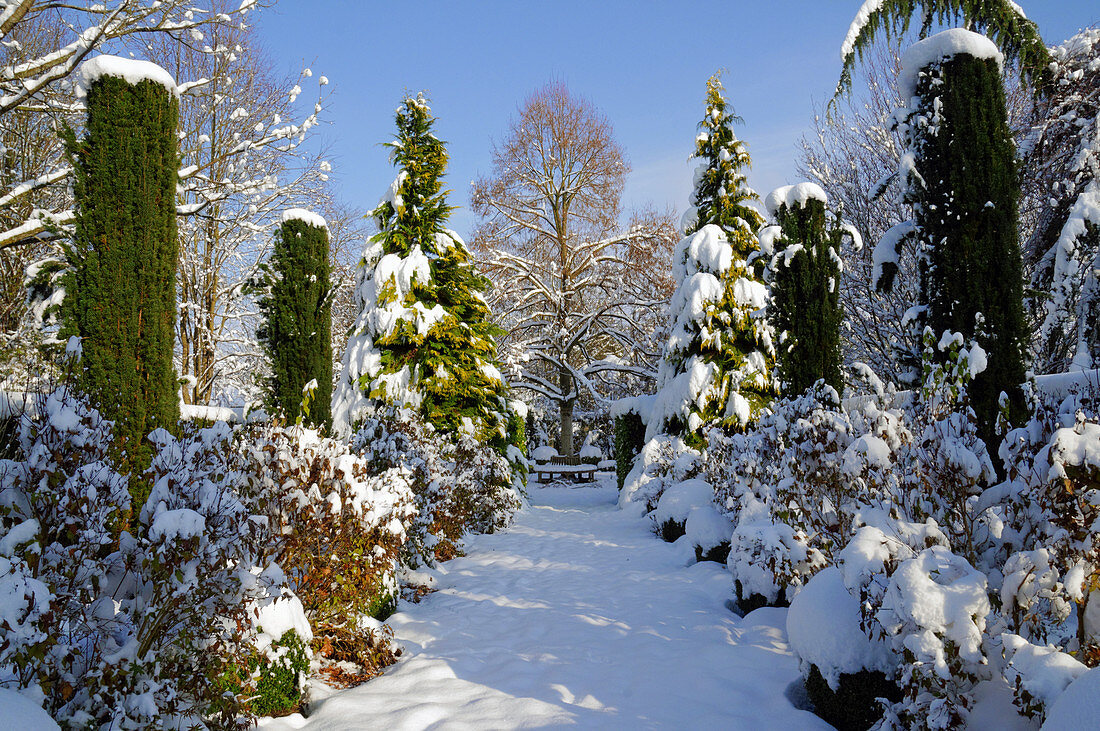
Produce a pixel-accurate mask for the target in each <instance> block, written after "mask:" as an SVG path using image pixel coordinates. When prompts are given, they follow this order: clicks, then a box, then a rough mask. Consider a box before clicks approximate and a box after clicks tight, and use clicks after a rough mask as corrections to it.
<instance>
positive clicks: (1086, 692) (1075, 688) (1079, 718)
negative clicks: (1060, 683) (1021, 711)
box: [1043, 668, 1100, 731]
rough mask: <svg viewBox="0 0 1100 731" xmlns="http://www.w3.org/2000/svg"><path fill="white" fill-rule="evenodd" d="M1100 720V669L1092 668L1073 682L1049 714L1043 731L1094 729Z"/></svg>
mask: <svg viewBox="0 0 1100 731" xmlns="http://www.w3.org/2000/svg"><path fill="white" fill-rule="evenodd" d="M1097 718H1100V668H1092V669H1091V670H1089V671H1088V672H1086V673H1084V674H1082V675H1081V677H1079V678H1077V680H1075V681H1073V682H1072V683H1071V684H1070V686H1069V687H1068V688H1066V690H1065V692H1063V693H1062V694H1061V695H1060V696H1059V697H1058V700H1057V701H1055V702H1054V705H1053V706H1052V707H1051V708H1050V709H1049V710H1048V712H1047V719H1046V722H1045V723H1044V724H1043V731H1076V730H1077V729H1083V728H1093V727H1095V726H1096V719H1097Z"/></svg>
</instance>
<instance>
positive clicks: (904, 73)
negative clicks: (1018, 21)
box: [898, 28, 1005, 99]
mask: <svg viewBox="0 0 1100 731" xmlns="http://www.w3.org/2000/svg"><path fill="white" fill-rule="evenodd" d="M964 53H965V54H968V55H970V56H973V57H974V58H989V59H993V60H994V61H996V62H997V68H998V69H1002V68H1004V61H1005V59H1004V55H1003V54H1002V53H1001V51H1000V49H999V48H997V44H996V43H994V42H993V41H991V40H989V39H988V38H986V37H985V36H983V35H982V34H981V33H975V32H974V31H970V30H966V29H965V28H950V29H948V30H945V31H943V32H941V33H937V34H936V35H934V36H930V37H928V38H925V39H924V40H923V41H918V42H917V43H914V44H913V45H912V46H910V47H909V49H908V50H907V51H906V52H905V53H904V54H902V57H901V73H900V74H899V75H898V88H899V90H900V91H901V97H902V99H908V98H910V97H912V96H913V95H915V94H916V93H917V79H918V77H919V75H920V72H921V71H922V70H923V69H925V68H926V67H927V66H929V65H930V64H933V63H937V62H939V61H942V60H944V59H945V58H951V57H952V56H958V55H960V54H964Z"/></svg>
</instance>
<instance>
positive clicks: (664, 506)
mask: <svg viewBox="0 0 1100 731" xmlns="http://www.w3.org/2000/svg"><path fill="white" fill-rule="evenodd" d="M713 502H714V488H712V487H711V486H710V484H709V483H707V482H706V481H705V480H699V479H691V480H684V481H683V482H678V483H676V484H675V485H672V486H671V487H669V488H668V489H667V490H665V492H664V494H663V495H661V499H660V500H659V501H657V509H656V510H654V511H653V512H652V513H651V514H650V515H651V517H652V518H653V520H654V521H655V522H656V523H657V525H658V526H660V525H663V524H664V523H667V522H668V521H672V522H674V523H686V522H687V519H688V515H689V514H690V513H691V510H692V508H694V507H696V506H698V505H708V504H711V503H713ZM728 539H729V536H726V540H728Z"/></svg>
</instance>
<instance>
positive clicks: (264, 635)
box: [253, 592, 313, 653]
mask: <svg viewBox="0 0 1100 731" xmlns="http://www.w3.org/2000/svg"><path fill="white" fill-rule="evenodd" d="M253 611H254V615H253V616H254V619H253V626H254V629H255V630H256V632H257V638H256V643H255V644H256V650H257V651H259V652H261V653H262V652H266V651H267V649H268V648H269V647H270V646H271V644H272V643H273V642H277V641H279V640H280V639H281V638H282V636H283V635H284V634H286V633H287V632H290V631H291V630H293V631H294V633H295V634H297V635H298V637H300V638H301V639H302V641H303V642H305V643H307V644H308V643H309V642H311V641H312V640H313V630H312V629H311V628H310V626H309V620H308V619H306V612H305V608H304V607H303V606H302V601H301V600H300V599H299V598H298V597H296V596H294V594H290V593H289V592H288V594H287V595H286V596H280V597H278V598H277V599H274V600H269V601H268V602H267V603H266V604H263V605H261V606H257V607H255V608H254V610H253Z"/></svg>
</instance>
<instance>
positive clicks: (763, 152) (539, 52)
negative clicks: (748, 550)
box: [254, 0, 1100, 236]
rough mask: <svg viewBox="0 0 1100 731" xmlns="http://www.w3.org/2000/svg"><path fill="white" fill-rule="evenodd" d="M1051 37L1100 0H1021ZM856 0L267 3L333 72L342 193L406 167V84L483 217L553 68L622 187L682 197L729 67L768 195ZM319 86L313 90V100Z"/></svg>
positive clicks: (821, 87) (359, 197)
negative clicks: (484, 186) (714, 86)
mask: <svg viewBox="0 0 1100 731" xmlns="http://www.w3.org/2000/svg"><path fill="white" fill-rule="evenodd" d="M1021 4H1022V5H1023V6H1024V9H1025V11H1026V12H1027V13H1028V16H1029V17H1031V18H1032V19H1033V20H1035V21H1036V22H1037V23H1038V24H1039V27H1040V30H1041V31H1042V33H1043V37H1044V38H1045V39H1046V40H1047V42H1048V43H1053V42H1058V41H1061V40H1063V39H1064V38H1067V37H1068V36H1070V35H1072V34H1073V33H1074V32H1075V31H1077V30H1078V29H1079V28H1081V27H1084V26H1088V25H1092V24H1095V23H1098V22H1100V3H1097V2H1096V0H1022V2H1021ZM859 5H860V3H859V2H858V1H857V0H851V1H849V0H843V1H842V0H816V1H815V0H771V1H769V2H753V3H746V2H737V1H736V0H725V2H698V3H686V2H671V1H667V0H666V1H658V0H635V2H626V1H619V0H595V1H593V0H589V1H588V2H573V1H571V0H569V1H558V2H533V1H525V0H511V1H510V2H498V1H496V0H492V1H488V0H487V1H484V2H472V1H469V0H468V1H466V2H460V1H457V0H452V1H451V2H441V1H438V0H416V1H414V2H386V3H376V2H359V1H354V2H353V1H352V0H343V1H341V0H281V2H279V3H278V4H277V5H276V6H275V7H273V8H270V9H266V10H263V11H261V12H260V13H259V14H258V15H256V16H254V18H255V22H256V23H257V25H258V26H259V31H260V36H261V38H262V40H263V43H264V44H265V46H266V47H267V49H268V50H269V51H270V53H271V55H272V57H273V58H275V59H276V61H277V62H278V63H279V64H281V65H282V66H283V68H284V70H285V71H287V72H290V71H293V70H296V69H298V68H301V65H302V64H305V65H307V66H309V67H310V68H312V70H313V72H314V74H315V76H314V79H316V77H317V75H320V74H324V75H325V76H327V77H328V78H329V80H330V81H331V83H332V86H331V87H330V88H331V89H332V90H333V94H332V97H331V99H330V103H329V108H328V110H327V112H326V118H327V120H328V121H329V122H330V124H329V125H328V126H327V127H326V128H325V129H324V130H323V131H322V135H323V137H324V138H325V141H326V142H327V143H328V145H329V146H330V149H331V151H332V161H333V164H334V168H335V173H336V175H337V181H338V185H339V188H340V193H341V196H342V197H343V198H344V199H345V200H347V201H348V202H351V203H354V204H356V205H359V206H362V207H364V208H369V207H371V206H373V205H374V204H375V203H377V201H378V199H379V197H380V196H381V194H382V192H383V190H384V189H385V188H386V187H388V185H389V183H390V181H391V180H392V179H393V177H394V173H395V171H394V169H393V168H392V167H391V166H390V165H389V163H388V161H387V155H386V150H385V148H383V147H382V146H381V145H380V143H382V142H385V141H388V140H390V139H392V137H393V132H394V122H393V112H394V109H395V108H396V107H397V105H398V103H399V102H400V100H401V98H402V96H403V95H404V93H405V92H413V93H415V92H417V91H420V90H425V91H426V92H427V93H428V95H429V96H430V98H431V103H432V110H433V112H434V114H435V115H436V116H437V117H438V121H437V123H436V130H437V135H438V136H439V137H440V138H441V139H443V140H445V141H446V142H447V143H448V150H449V152H450V155H451V163H450V167H449V169H448V175H447V180H446V182H447V185H448V187H449V188H451V189H452V190H453V193H452V195H451V203H452V204H453V205H456V206H459V207H460V210H459V211H457V212H456V213H455V215H454V216H453V218H452V226H453V228H455V229H456V230H457V231H458V232H459V233H460V234H463V235H464V236H465V235H468V234H469V233H470V232H471V230H472V229H473V226H474V225H475V223H476V217H475V216H474V215H473V214H472V213H471V212H469V211H468V210H467V209H466V207H467V206H468V201H469V188H470V181H471V180H473V179H474V178H476V177H478V176H479V175H485V174H488V173H489V172H490V167H489V149H490V141H491V140H492V139H500V138H501V136H502V135H503V134H504V133H505V131H506V129H507V127H508V123H509V120H510V119H511V117H512V116H513V115H514V114H515V112H516V108H517V105H518V104H519V103H521V102H522V100H523V99H524V98H525V97H526V96H527V95H528V94H529V93H530V92H532V91H534V90H535V89H537V88H539V87H540V86H542V85H543V84H545V83H546V82H548V81H550V80H560V81H563V82H565V84H566V85H567V86H568V87H569V88H570V90H571V91H572V92H574V93H576V94H580V95H584V96H586V97H588V98H589V99H590V100H591V101H592V102H593V103H594V104H595V105H596V106H597V107H598V108H599V109H600V110H601V111H603V113H604V114H606V115H607V117H608V118H609V120H610V121H611V124H612V126H613V128H614V131H615V136H616V139H618V141H619V142H620V143H621V144H622V145H623V147H624V148H625V149H626V152H627V155H628V157H629V160H630V163H631V165H632V168H633V171H632V173H631V175H630V177H629V179H628V183H627V189H626V192H625V196H624V203H625V204H626V206H628V207H631V206H633V207H640V206H643V205H646V204H652V205H654V206H656V207H657V208H659V209H663V208H665V207H666V206H671V207H673V208H675V209H676V210H677V211H683V209H684V208H685V207H686V205H687V197H688V194H689V193H690V187H691V173H690V171H691V166H690V165H689V164H688V163H687V157H688V155H689V154H690V153H691V150H692V144H693V140H694V138H695V125H696V123H697V122H698V120H699V118H700V117H701V116H702V112H703V95H704V91H705V84H706V80H707V78H708V77H709V76H710V75H711V74H712V73H714V72H715V71H716V70H718V69H725V70H726V73H725V75H724V76H723V81H724V83H725V85H726V90H727V95H728V98H729V99H730V101H731V102H732V104H733V105H734V107H735V109H736V111H737V113H738V114H740V115H741V116H742V117H744V119H745V124H743V125H741V126H740V127H739V128H738V134H739V136H740V137H741V138H742V139H744V140H745V141H746V142H747V143H748V145H749V151H750V153H751V155H752V158H753V168H752V170H751V172H750V173H749V183H750V185H752V186H753V187H755V188H756V190H757V191H758V192H760V194H761V196H763V195H766V194H767V193H768V191H770V190H771V189H772V188H774V187H776V186H778V185H783V184H785V183H790V182H797V181H796V179H795V161H796V158H797V143H798V140H799V138H800V137H801V136H802V135H803V134H805V133H806V132H808V131H809V129H810V123H811V121H812V117H813V108H814V103H815V102H822V101H824V100H826V99H828V97H829V96H830V95H831V93H832V91H833V88H834V86H835V84H836V80H837V77H838V75H839V73H840V58H839V53H840V52H839V48H840V44H841V42H842V41H843V39H844V34H845V32H846V31H847V28H848V24H849V23H850V22H851V19H852V17H853V15H854V14H855V12H856V10H857V9H858V7H859ZM307 98H308V92H307V94H304V95H303V97H302V99H303V100H306V99H307Z"/></svg>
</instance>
